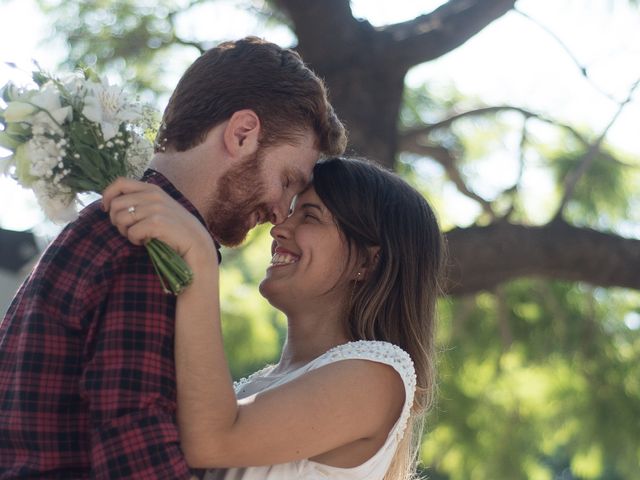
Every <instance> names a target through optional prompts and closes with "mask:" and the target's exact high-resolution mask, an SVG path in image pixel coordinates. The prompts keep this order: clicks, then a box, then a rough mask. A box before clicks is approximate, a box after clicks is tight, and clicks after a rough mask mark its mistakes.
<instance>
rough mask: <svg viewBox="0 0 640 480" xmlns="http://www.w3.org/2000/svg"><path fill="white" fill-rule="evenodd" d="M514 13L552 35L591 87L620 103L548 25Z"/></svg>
mask: <svg viewBox="0 0 640 480" xmlns="http://www.w3.org/2000/svg"><path fill="white" fill-rule="evenodd" d="M514 11H515V12H516V13H519V14H520V15H522V16H523V17H524V18H526V19H527V20H529V21H530V22H532V23H534V24H535V25H537V26H538V27H539V28H541V29H542V30H544V31H545V32H546V33H547V34H548V35H550V36H551V37H552V38H553V39H554V40H555V41H556V42H557V43H558V45H560V47H561V48H562V49H563V50H564V51H565V53H566V54H567V55H568V56H569V58H571V60H572V61H573V63H575V64H576V66H577V67H578V69H579V70H580V74H581V75H582V76H583V77H584V78H585V79H586V80H587V81H588V82H589V83H590V84H591V86H592V87H593V88H595V89H596V90H597V91H598V93H600V94H602V95H604V96H605V97H607V98H608V99H609V100H612V101H614V102H616V103H619V102H618V100H616V99H615V98H614V97H613V95H611V94H610V93H608V92H605V91H604V90H603V89H602V88H600V86H599V85H598V84H597V83H596V82H594V81H593V79H592V78H591V77H590V76H589V73H588V67H586V66H585V65H583V64H582V63H581V62H580V60H578V58H577V57H576V56H575V55H574V54H573V52H572V51H571V50H570V49H569V47H567V45H566V44H565V43H564V42H563V41H562V39H561V38H560V37H559V36H558V35H557V34H556V33H555V32H554V31H553V30H551V29H550V28H549V27H547V26H546V25H543V24H542V23H541V22H540V21H538V20H536V19H535V18H533V17H532V16H531V15H529V14H527V13H525V12H523V11H522V10H520V9H518V8H514Z"/></svg>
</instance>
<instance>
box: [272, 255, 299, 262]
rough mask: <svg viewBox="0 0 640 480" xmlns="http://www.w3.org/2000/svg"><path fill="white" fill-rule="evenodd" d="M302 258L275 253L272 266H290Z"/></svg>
mask: <svg viewBox="0 0 640 480" xmlns="http://www.w3.org/2000/svg"><path fill="white" fill-rule="evenodd" d="M299 259H300V257H298V256H297V255H289V254H287V253H274V254H273V257H272V258H271V265H289V264H291V263H296V262H297V261H298V260H299Z"/></svg>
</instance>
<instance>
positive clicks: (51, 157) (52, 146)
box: [26, 135, 66, 178]
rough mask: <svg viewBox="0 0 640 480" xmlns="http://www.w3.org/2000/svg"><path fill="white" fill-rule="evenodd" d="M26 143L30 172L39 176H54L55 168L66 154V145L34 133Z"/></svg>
mask: <svg viewBox="0 0 640 480" xmlns="http://www.w3.org/2000/svg"><path fill="white" fill-rule="evenodd" d="M26 145H27V152H26V156H27V158H28V159H29V163H30V165H29V167H30V168H29V174H30V175H31V176H34V177H39V178H52V177H53V175H54V168H56V167H57V166H58V163H59V162H61V161H62V159H63V158H64V157H65V155H66V151H65V149H64V145H62V144H60V143H59V142H56V141H55V140H54V139H52V138H49V137H46V136H44V135H34V136H33V138H32V139H31V140H29V141H28V142H27V144H26Z"/></svg>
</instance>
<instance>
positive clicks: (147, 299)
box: [81, 246, 190, 479]
mask: <svg viewBox="0 0 640 480" xmlns="http://www.w3.org/2000/svg"><path fill="white" fill-rule="evenodd" d="M123 248H127V249H131V248H132V249H133V254H132V255H131V256H130V257H127V258H124V259H118V260H117V261H113V262H112V263H110V265H111V266H110V267H107V268H106V269H105V270H103V271H102V272H101V274H100V275H101V276H102V278H103V279H108V280H104V281H103V282H98V283H103V286H102V287H99V288H101V289H103V290H104V291H103V292H101V293H102V295H100V296H101V297H103V298H104V300H103V301H102V304H101V305H100V306H99V307H98V310H97V311H96V312H95V314H94V315H95V317H94V319H93V322H92V325H93V327H92V331H91V332H90V334H89V343H88V347H87V356H88V357H89V358H88V361H87V364H86V367H85V369H84V372H83V376H82V379H81V390H82V394H83V395H84V396H85V398H86V400H87V401H88V403H89V408H90V414H91V415H90V418H91V423H92V424H91V425H90V426H89V428H90V430H91V443H92V445H91V462H92V472H91V476H92V478H104V479H115V478H136V479H147V478H148V479H188V478H189V477H190V472H189V468H188V466H187V464H186V462H185V460H184V458H183V455H182V452H181V450H180V447H179V439H178V430H177V426H176V420H175V409H176V403H175V399H176V385H175V367H174V358H173V337H174V312H175V300H174V299H173V297H168V296H167V295H166V294H165V293H163V292H162V289H161V288H160V284H159V280H158V278H157V276H156V274H155V272H154V270H153V266H152V265H151V264H150V262H149V260H148V257H147V253H146V251H145V250H144V249H143V248H142V247H130V246H127V247H123ZM94 293H95V292H94Z"/></svg>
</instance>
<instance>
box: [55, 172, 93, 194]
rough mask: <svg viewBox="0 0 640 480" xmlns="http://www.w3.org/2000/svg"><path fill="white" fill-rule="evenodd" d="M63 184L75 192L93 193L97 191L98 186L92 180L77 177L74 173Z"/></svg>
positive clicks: (66, 177)
mask: <svg viewBox="0 0 640 480" xmlns="http://www.w3.org/2000/svg"><path fill="white" fill-rule="evenodd" d="M63 183H64V184H65V185H66V186H68V187H69V188H71V189H72V190H73V191H75V192H93V191H95V190H96V185H95V184H94V183H93V182H92V181H91V180H87V178H86V177H83V176H81V175H77V174H76V173H74V172H71V173H69V174H68V175H67V176H65V177H64V179H63Z"/></svg>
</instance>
